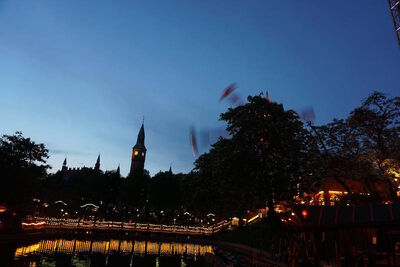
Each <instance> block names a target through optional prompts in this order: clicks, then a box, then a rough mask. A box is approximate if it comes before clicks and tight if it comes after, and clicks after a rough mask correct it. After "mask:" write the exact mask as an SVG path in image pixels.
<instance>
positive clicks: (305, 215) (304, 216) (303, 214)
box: [301, 210, 308, 219]
mask: <svg viewBox="0 0 400 267" xmlns="http://www.w3.org/2000/svg"><path fill="white" fill-rule="evenodd" d="M301 215H302V216H303V218H304V219H306V218H307V215H308V213H307V211H306V210H303V211H302V212H301Z"/></svg>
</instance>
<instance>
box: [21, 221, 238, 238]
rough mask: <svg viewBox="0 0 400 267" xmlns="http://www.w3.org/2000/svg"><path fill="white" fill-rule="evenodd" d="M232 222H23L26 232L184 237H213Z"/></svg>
mask: <svg viewBox="0 0 400 267" xmlns="http://www.w3.org/2000/svg"><path fill="white" fill-rule="evenodd" d="M230 224H231V222H230V221H226V220H225V221H221V222H219V223H216V224H214V225H210V226H184V225H167V224H151V223H134V222H132V223H129V222H119V221H86V220H80V219H58V218H50V217H34V218H32V219H30V220H25V221H23V222H22V228H23V229H24V230H35V229H36V230H37V229H55V230H86V231H92V230H95V231H97V230H99V231H121V232H146V233H165V234H182V235H213V234H215V233H218V232H219V231H221V230H222V229H225V228H227V227H228V226H229V225H230Z"/></svg>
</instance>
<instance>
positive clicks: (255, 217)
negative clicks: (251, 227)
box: [248, 214, 258, 223]
mask: <svg viewBox="0 0 400 267" xmlns="http://www.w3.org/2000/svg"><path fill="white" fill-rule="evenodd" d="M257 218H258V214H257V215H256V216H254V217H253V218H250V219H249V221H248V223H251V222H252V221H254V220H255V219H257Z"/></svg>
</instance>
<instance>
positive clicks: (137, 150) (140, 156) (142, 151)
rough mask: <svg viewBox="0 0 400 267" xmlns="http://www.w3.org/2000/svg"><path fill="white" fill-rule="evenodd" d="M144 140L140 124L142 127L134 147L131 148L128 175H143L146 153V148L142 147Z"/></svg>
mask: <svg viewBox="0 0 400 267" xmlns="http://www.w3.org/2000/svg"><path fill="white" fill-rule="evenodd" d="M144 138H145V135H144V122H142V127H140V130H139V134H138V137H137V141H136V145H135V146H134V147H133V148H132V160H131V169H130V174H133V173H143V170H144V162H145V160H146V151H147V149H146V146H145V145H144Z"/></svg>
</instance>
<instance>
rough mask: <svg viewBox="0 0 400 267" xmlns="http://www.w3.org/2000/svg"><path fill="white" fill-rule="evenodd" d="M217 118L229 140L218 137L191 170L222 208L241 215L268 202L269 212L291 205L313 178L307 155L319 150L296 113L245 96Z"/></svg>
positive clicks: (263, 99)
mask: <svg viewBox="0 0 400 267" xmlns="http://www.w3.org/2000/svg"><path fill="white" fill-rule="evenodd" d="M221 120H224V121H226V122H227V131H228V132H229V133H230V135H231V138H230V139H224V138H221V139H220V140H219V141H218V142H217V143H216V144H214V145H213V146H212V149H211V150H210V152H209V153H208V154H205V155H202V156H200V157H199V159H198V160H197V161H196V162H195V166H196V167H195V169H194V172H195V173H197V174H198V179H205V180H206V181H209V182H208V183H209V184H208V185H206V186H209V187H210V191H211V192H212V193H213V194H211V196H214V197H216V198H217V201H216V202H215V204H216V205H217V206H218V205H220V207H219V208H220V210H224V211H226V212H229V213H230V214H231V215H234V212H235V213H236V214H239V215H243V214H244V212H245V211H246V210H248V209H254V208H259V207H263V206H264V204H265V202H267V204H268V207H269V211H270V213H272V214H273V213H274V211H275V206H274V202H276V201H279V200H289V201H290V200H291V199H293V196H295V195H296V194H297V193H298V185H299V184H300V183H301V182H302V180H309V179H308V177H310V176H312V175H315V173H313V170H312V169H311V166H313V164H312V163H313V162H312V160H313V159H314V158H315V157H314V155H313V156H312V157H310V155H311V154H315V153H316V151H318V150H317V146H316V142H315V141H314V138H313V136H312V135H311V134H310V133H309V131H308V130H307V129H305V128H304V127H303V123H302V122H301V120H300V119H299V116H298V115H297V113H295V112H294V111H292V110H284V108H283V105H281V104H277V103H274V102H270V101H268V100H267V99H265V98H264V97H263V96H262V95H258V96H249V97H248V102H247V103H246V104H244V105H241V106H238V107H236V108H229V109H228V111H227V112H225V113H223V114H221ZM211 187H212V189H211ZM215 188H217V189H218V192H217V193H216V192H213V190H215ZM232 209H235V210H232Z"/></svg>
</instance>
